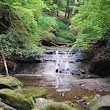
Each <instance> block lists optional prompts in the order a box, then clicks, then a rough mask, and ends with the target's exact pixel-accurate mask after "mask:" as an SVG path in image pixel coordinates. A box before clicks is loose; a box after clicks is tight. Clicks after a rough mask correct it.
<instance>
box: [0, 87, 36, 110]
mask: <svg viewBox="0 0 110 110" xmlns="http://www.w3.org/2000/svg"><path fill="white" fill-rule="evenodd" d="M0 98H1V99H2V102H4V103H5V104H7V105H10V106H11V107H13V108H15V109H17V110H31V109H33V108H35V102H34V101H33V99H32V97H28V96H26V95H25V94H21V93H20V92H19V91H17V90H10V89H1V90H0Z"/></svg>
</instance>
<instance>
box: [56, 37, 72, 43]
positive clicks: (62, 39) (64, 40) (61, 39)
mask: <svg viewBox="0 0 110 110" xmlns="http://www.w3.org/2000/svg"><path fill="white" fill-rule="evenodd" d="M56 41H58V42H63V43H68V42H71V41H70V40H67V39H65V38H62V37H57V38H56Z"/></svg>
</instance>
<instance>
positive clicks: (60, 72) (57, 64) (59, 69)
mask: <svg viewBox="0 0 110 110" xmlns="http://www.w3.org/2000/svg"><path fill="white" fill-rule="evenodd" d="M69 55H71V54H70V53H69V51H68V52H65V51H64V52H63V54H60V51H58V50H56V51H55V53H54V54H53V56H52V58H51V60H52V62H48V63H46V65H45V68H44V72H43V73H42V74H43V76H44V77H45V78H46V80H48V81H50V82H51V84H52V85H54V86H55V88H57V89H63V90H67V89H69V82H70V79H69V78H68V75H71V74H70V71H69V70H70V63H69V60H70V61H71V59H70V58H69Z"/></svg>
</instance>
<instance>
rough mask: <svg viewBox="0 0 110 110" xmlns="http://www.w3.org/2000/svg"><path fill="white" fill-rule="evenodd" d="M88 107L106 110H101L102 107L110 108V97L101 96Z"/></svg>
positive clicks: (93, 109)
mask: <svg viewBox="0 0 110 110" xmlns="http://www.w3.org/2000/svg"><path fill="white" fill-rule="evenodd" d="M88 106H90V107H91V109H92V110H97V109H98V110H106V109H99V108H101V107H102V106H110V95H105V96H100V97H98V98H97V97H96V96H95V98H94V99H92V100H91V101H90V102H89V103H88Z"/></svg>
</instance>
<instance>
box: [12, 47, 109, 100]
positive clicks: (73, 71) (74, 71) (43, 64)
mask: <svg viewBox="0 0 110 110" xmlns="http://www.w3.org/2000/svg"><path fill="white" fill-rule="evenodd" d="M83 54H84V51H82V50H70V48H66V47H63V48H55V47H54V48H52V47H48V48H46V51H45V53H43V54H41V55H39V59H40V62H39V63H38V62H34V63H20V64H19V66H18V67H17V68H16V70H15V71H14V72H12V73H13V75H14V76H15V77H17V78H18V79H19V80H20V81H22V82H23V83H24V88H28V87H45V88H48V89H49V90H50V92H53V96H51V97H50V98H52V99H54V100H55V101H68V100H70V101H73V100H76V101H78V100H82V101H83V100H85V99H84V97H86V96H87V97H89V96H92V95H94V96H95V95H96V94H100V95H106V94H109V93H110V84H109V81H110V78H98V77H95V76H94V77H93V75H90V74H89V73H88V71H87V70H86V67H87V64H86V63H84V62H82V55H83ZM34 57H36V56H34ZM56 95H57V96H58V97H55V96H56ZM77 97H78V98H77Z"/></svg>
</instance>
